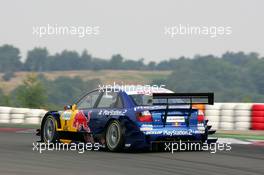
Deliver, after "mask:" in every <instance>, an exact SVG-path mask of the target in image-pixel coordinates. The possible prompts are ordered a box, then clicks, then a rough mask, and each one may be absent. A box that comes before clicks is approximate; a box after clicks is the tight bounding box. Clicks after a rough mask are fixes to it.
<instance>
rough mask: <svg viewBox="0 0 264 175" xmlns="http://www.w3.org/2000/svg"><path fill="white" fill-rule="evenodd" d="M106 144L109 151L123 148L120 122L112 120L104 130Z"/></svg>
mask: <svg viewBox="0 0 264 175" xmlns="http://www.w3.org/2000/svg"><path fill="white" fill-rule="evenodd" d="M105 137H106V146H107V148H108V150H110V151H120V150H121V149H122V148H123V143H124V135H123V128H122V126H121V123H120V122H119V121H117V120H114V121H112V122H111V123H110V124H109V125H108V127H107V130H106V136H105Z"/></svg>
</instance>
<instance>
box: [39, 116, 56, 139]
mask: <svg viewBox="0 0 264 175" xmlns="http://www.w3.org/2000/svg"><path fill="white" fill-rule="evenodd" d="M41 138H42V139H41V140H43V141H44V142H45V143H48V142H50V143H55V142H57V141H58V139H59V134H58V132H57V131H56V119H55V118H54V117H53V116H52V115H49V116H48V117H47V118H46V119H45V121H44V123H43V128H41Z"/></svg>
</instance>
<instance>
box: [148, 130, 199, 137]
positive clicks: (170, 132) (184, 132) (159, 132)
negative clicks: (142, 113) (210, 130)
mask: <svg viewBox="0 0 264 175" xmlns="http://www.w3.org/2000/svg"><path fill="white" fill-rule="evenodd" d="M203 133H204V131H200V130H193V129H189V130H156V131H155V130H151V131H146V132H145V134H146V135H164V136H176V135H179V136H180V135H193V134H203Z"/></svg>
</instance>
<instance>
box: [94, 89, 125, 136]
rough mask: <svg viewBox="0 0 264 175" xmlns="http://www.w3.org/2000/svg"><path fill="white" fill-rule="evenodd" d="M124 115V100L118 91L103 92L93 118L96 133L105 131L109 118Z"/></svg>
mask: <svg viewBox="0 0 264 175" xmlns="http://www.w3.org/2000/svg"><path fill="white" fill-rule="evenodd" d="M120 115H124V109H123V102H122V100H121V97H120V95H119V93H118V92H102V94H101V95H100V97H99V100H98V102H97V104H96V106H95V109H94V117H93V118H91V122H92V123H93V126H92V128H93V130H94V131H95V134H101V133H103V132H104V129H105V126H106V124H107V122H108V121H109V119H111V118H118V117H119V116H120Z"/></svg>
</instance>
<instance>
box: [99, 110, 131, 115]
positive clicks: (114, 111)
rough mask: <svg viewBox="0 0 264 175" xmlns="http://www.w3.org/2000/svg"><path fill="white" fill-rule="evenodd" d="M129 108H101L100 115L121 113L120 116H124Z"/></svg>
mask: <svg viewBox="0 0 264 175" xmlns="http://www.w3.org/2000/svg"><path fill="white" fill-rule="evenodd" d="M126 112H127V110H104V109H103V110H100V111H99V113H98V115H108V116H111V115H119V116H124V115H125V113H126Z"/></svg>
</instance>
